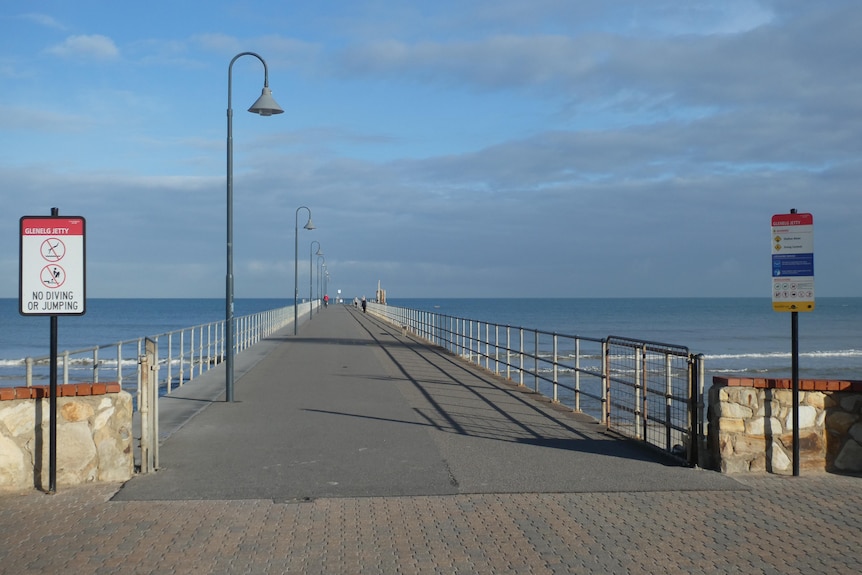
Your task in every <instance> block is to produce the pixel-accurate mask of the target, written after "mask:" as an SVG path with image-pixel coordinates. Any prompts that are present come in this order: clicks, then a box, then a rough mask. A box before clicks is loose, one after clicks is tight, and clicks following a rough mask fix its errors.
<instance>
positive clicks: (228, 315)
mask: <svg viewBox="0 0 862 575" xmlns="http://www.w3.org/2000/svg"><path fill="white" fill-rule="evenodd" d="M241 56H254V57H255V58H257V59H258V60H260V63H261V64H263V90H262V91H261V94H260V97H259V98H258V99H257V101H256V102H255V103H254V104H252V105H251V108H249V109H248V111H249V112H252V113H255V114H260V115H261V116H272V115H274V114H281V113H282V112H284V110H282V109H281V106H279V105H278V104H277V103H276V101H275V100H274V99H273V98H272V90H270V89H269V70H268V69H267V67H266V62H265V61H264V60H263V58H261V57H260V56H258V55H257V54H255V53H254V52H240V53H239V54H237V55H236V56H234V57H233V59H232V60H231V61H230V65H229V66H228V67H227V275H226V276H225V346H226V347H227V350H226V351H227V357H226V358H225V401H233V381H234V378H233V357H234V351H235V346H234V341H233V339H234V333H233V109H232V108H231V84H232V81H233V80H232V78H233V63H234V62H236V61H237V59H238V58H240V57H241Z"/></svg>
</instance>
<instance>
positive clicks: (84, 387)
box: [0, 382, 120, 401]
mask: <svg viewBox="0 0 862 575" xmlns="http://www.w3.org/2000/svg"><path fill="white" fill-rule="evenodd" d="M50 390H51V388H50V386H48V385H34V386H33V387H0V401H11V400H13V399H45V398H47V397H50ZM119 392H120V384H119V383H117V382H110V383H67V384H60V385H58V386H57V397H75V396H78V397H81V396H89V395H105V394H107V393H119Z"/></svg>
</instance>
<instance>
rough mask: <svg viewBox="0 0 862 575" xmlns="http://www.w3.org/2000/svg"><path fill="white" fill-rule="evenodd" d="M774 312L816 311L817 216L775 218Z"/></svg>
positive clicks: (801, 215) (773, 234)
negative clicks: (815, 222) (815, 235)
mask: <svg viewBox="0 0 862 575" xmlns="http://www.w3.org/2000/svg"><path fill="white" fill-rule="evenodd" d="M772 309H774V310H775V311H790V312H794V311H812V310H813V309H814V216H812V215H811V214H793V213H791V214H776V215H774V216H772Z"/></svg>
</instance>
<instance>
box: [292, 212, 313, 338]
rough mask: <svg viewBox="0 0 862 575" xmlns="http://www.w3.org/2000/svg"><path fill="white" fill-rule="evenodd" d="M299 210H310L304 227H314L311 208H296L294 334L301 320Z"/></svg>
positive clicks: (309, 228)
mask: <svg viewBox="0 0 862 575" xmlns="http://www.w3.org/2000/svg"><path fill="white" fill-rule="evenodd" d="M299 210H306V211H307V212H308V222H307V223H306V224H305V225H304V226H302V227H304V228H305V229H307V230H313V229H314V224H313V223H312V222H311V210H310V209H308V208H307V207H305V206H299V207H298V208H296V228H295V229H296V237H295V239H294V246H293V335H296V333H297V331H296V330H297V322H298V321H299V311H298V306H299Z"/></svg>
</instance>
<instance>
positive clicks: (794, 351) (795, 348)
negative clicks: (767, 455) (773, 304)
mask: <svg viewBox="0 0 862 575" xmlns="http://www.w3.org/2000/svg"><path fill="white" fill-rule="evenodd" d="M790 213H791V214H795V213H796V208H793V209H791V210H790ZM790 332H791V333H790V349H791V351H790V372H791V377H792V379H793V384H792V385H793V390H792V393H791V397H792V401H793V476H794V477H799V313H798V312H795V311H794V312H791V313H790Z"/></svg>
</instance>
